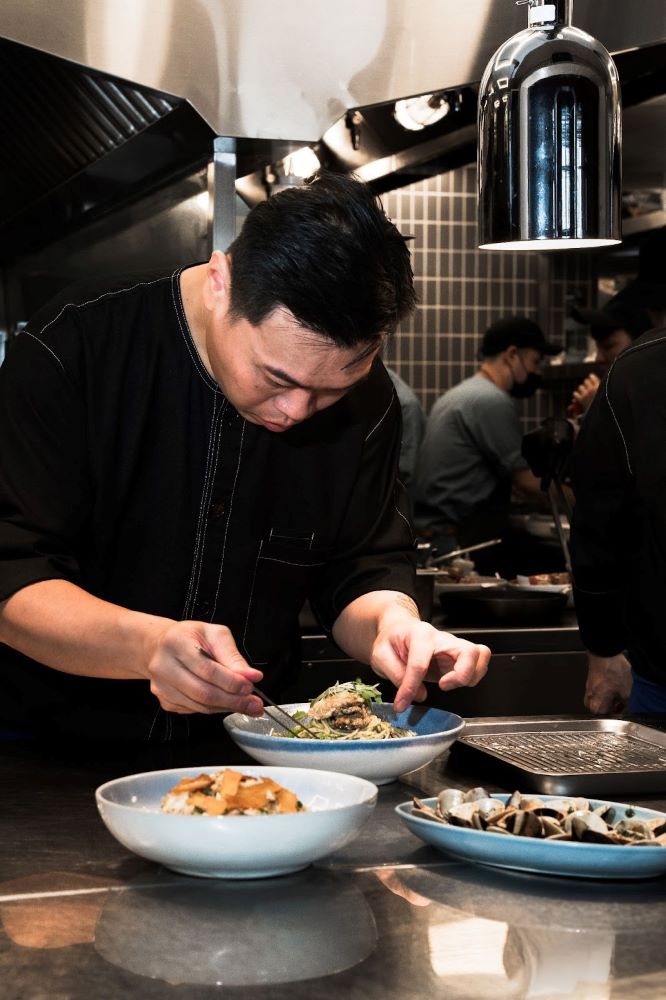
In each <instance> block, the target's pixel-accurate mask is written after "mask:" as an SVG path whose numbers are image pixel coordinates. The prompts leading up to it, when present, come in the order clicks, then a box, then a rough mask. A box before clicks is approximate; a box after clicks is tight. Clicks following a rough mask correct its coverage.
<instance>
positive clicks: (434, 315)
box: [382, 165, 596, 430]
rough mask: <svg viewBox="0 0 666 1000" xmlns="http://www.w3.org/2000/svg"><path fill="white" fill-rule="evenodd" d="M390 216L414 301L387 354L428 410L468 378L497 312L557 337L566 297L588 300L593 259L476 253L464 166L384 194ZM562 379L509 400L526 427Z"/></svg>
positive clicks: (566, 390)
mask: <svg viewBox="0 0 666 1000" xmlns="http://www.w3.org/2000/svg"><path fill="white" fill-rule="evenodd" d="M382 201H383V204H384V207H385V209H386V212H387V214H388V215H389V217H390V218H391V219H392V220H393V221H394V222H395V224H396V225H397V227H398V229H400V231H401V232H402V233H404V234H405V235H409V236H412V237H413V241H412V243H411V249H412V266H413V268H414V274H415V278H416V288H417V293H418V298H419V305H418V307H417V309H416V311H415V313H414V314H413V316H412V317H411V318H410V319H409V320H408V321H407V322H406V323H404V324H403V325H402V327H401V328H400V329H399V331H398V332H397V333H396V336H395V337H394V338H393V340H392V341H391V342H390V343H389V344H388V346H387V349H386V360H387V362H388V363H389V364H391V365H392V366H393V367H394V368H395V369H396V371H398V372H399V373H400V375H401V376H402V377H403V378H404V379H405V381H406V382H408V383H409V384H410V385H411V386H412V388H413V389H414V391H415V392H416V394H417V396H418V397H419V399H420V400H421V403H422V404H423V407H424V409H425V411H426V413H427V412H429V410H430V408H431V406H432V404H433V403H434V401H435V400H436V399H437V397H438V396H440V395H441V394H442V393H443V392H445V391H446V390H447V389H449V388H450V387H451V386H453V385H455V384H456V383H458V382H460V381H461V380H462V379H464V378H467V377H468V376H469V375H472V374H473V373H474V371H475V370H476V368H477V365H478V350H479V347H480V344H481V338H482V337H483V334H484V332H485V330H486V329H487V327H488V326H490V324H491V323H493V322H494V321H495V320H497V319H500V318H502V317H503V316H509V315H512V314H522V315H525V316H529V317H530V318H532V319H535V320H537V322H539V323H540V324H541V326H542V328H543V330H544V333H545V334H546V336H547V337H548V338H549V339H552V340H555V341H557V342H563V343H564V342H565V336H566V329H565V325H566V311H567V307H568V305H569V304H570V302H571V301H572V300H575V301H576V302H577V303H578V304H581V305H587V304H588V303H593V302H594V301H595V295H596V274H595V268H594V264H593V261H592V260H591V259H590V258H589V256H587V255H585V254H581V253H573V252H567V253H561V252H560V253H550V254H544V253H537V252H533V251H516V252H511V251H497V252H492V251H488V250H479V249H477V226H476V204H477V194H476V167H475V166H473V165H469V166H465V167H461V168H459V169H457V170H452V171H450V172H449V173H446V174H440V175H438V176H436V177H432V178H428V179H427V180H424V181H420V182H418V183H417V184H412V185H410V186H409V187H404V188H400V189H398V190H396V191H391V192H388V193H387V194H386V195H384V196H383V198H382ZM570 396H571V386H570V385H566V386H565V385H558V386H551V385H549V387H548V388H547V389H541V390H540V391H539V392H538V393H537V395H536V396H535V397H534V398H533V399H530V400H521V401H520V402H518V404H517V405H518V407H519V411H520V414H521V418H522V420H523V422H524V425H525V429H526V430H527V429H530V428H531V427H534V426H537V425H538V424H539V423H540V422H541V420H543V419H544V418H545V417H546V416H549V415H550V414H554V415H557V416H560V415H564V410H565V409H566V404H567V402H568V401H569V398H570Z"/></svg>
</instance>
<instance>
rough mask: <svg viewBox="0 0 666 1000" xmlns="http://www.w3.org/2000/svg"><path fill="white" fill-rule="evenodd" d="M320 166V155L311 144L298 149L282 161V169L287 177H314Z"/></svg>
mask: <svg viewBox="0 0 666 1000" xmlns="http://www.w3.org/2000/svg"><path fill="white" fill-rule="evenodd" d="M320 166H321V164H320V162H319V157H318V156H317V154H316V153H315V151H314V149H311V148H310V146H303V147H302V148H301V149H297V150H296V152H294V153H290V154H289V155H288V156H285V158H284V160H283V161H282V171H283V173H284V174H286V176H287V177H289V176H292V177H312V175H313V174H316V173H317V171H318V170H319V167H320Z"/></svg>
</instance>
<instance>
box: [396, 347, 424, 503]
mask: <svg viewBox="0 0 666 1000" xmlns="http://www.w3.org/2000/svg"><path fill="white" fill-rule="evenodd" d="M386 371H387V372H388V373H389V375H390V377H391V381H392V382H393V386H394V388H395V391H396V395H397V397H398V402H399V403H400V411H401V413H402V441H401V444H400V466H399V468H400V478H401V479H402V481H403V483H404V484H405V485H406V486H407V485H408V484H409V485H411V483H412V480H413V479H414V475H415V474H416V463H417V461H418V457H419V448H420V447H421V441H422V440H423V433H424V431H425V423H426V419H425V414H424V412H423V409H422V408H421V404H420V403H419V401H418V399H417V397H416V394H415V393H414V390H413V389H412V388H411V387H410V386H409V385H407V383H406V382H405V380H404V379H402V378H400V376H399V375H398V373H397V372H394V371H393V369H392V368H389V367H387V368H386Z"/></svg>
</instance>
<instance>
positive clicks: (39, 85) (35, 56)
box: [0, 39, 212, 260]
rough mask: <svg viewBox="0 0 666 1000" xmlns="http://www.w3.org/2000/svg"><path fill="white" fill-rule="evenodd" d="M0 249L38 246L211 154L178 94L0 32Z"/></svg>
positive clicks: (1, 252) (9, 253) (7, 255)
mask: <svg viewBox="0 0 666 1000" xmlns="http://www.w3.org/2000/svg"><path fill="white" fill-rule="evenodd" d="M0 93H1V94H2V102H1V105H0V129H1V130H2V132H1V134H2V135H3V136H4V137H5V141H4V143H3V144H2V146H1V147H0V179H1V184H0V233H1V235H2V239H1V242H0V257H1V258H2V259H3V260H8V259H11V258H12V257H14V256H16V255H18V254H21V253H24V252H26V251H29V250H33V249H35V248H36V247H39V246H41V245H44V244H45V243H46V242H48V240H49V239H50V238H51V234H52V233H53V234H55V233H58V234H62V233H63V231H66V230H67V228H69V227H71V226H72V225H81V224H83V223H84V222H87V221H89V220H90V219H91V218H93V217H96V216H99V214H101V213H102V212H104V211H105V210H108V209H110V208H114V209H115V208H117V207H118V205H119V204H121V203H123V202H124V201H127V200H130V199H136V198H138V197H141V196H142V195H143V194H145V193H146V192H147V191H148V190H150V189H151V188H153V187H155V186H157V184H158V183H162V182H164V180H165V179H166V178H168V177H172V176H176V175H177V174H178V172H179V170H180V171H181V172H182V171H183V170H185V169H192V167H193V165H196V163H197V161H200V162H205V161H206V160H207V158H208V157H209V155H210V148H211V141H212V138H211V137H212V132H211V130H210V128H209V127H208V126H207V125H206V124H205V123H204V122H203V120H202V119H201V118H200V117H199V116H198V115H197V114H196V112H195V111H194V110H193V109H192V108H191V107H190V106H189V105H188V104H187V102H186V101H183V100H180V99H179V98H175V97H172V96H171V95H168V94H162V93H159V92H157V91H153V90H150V89H148V88H144V87H139V86H136V85H134V84H130V83H128V82H126V81H123V80H119V79H116V78H113V77H110V76H105V75H103V74H100V73H98V72H92V71H90V70H88V69H86V68H84V67H81V66H78V65H76V64H74V63H71V62H68V61H67V60H64V59H60V58H59V57H57V56H52V55H50V54H47V53H44V52H41V51H39V50H36V49H31V48H28V47H27V46H23V45H20V44H18V43H15V42H11V41H8V40H6V39H0Z"/></svg>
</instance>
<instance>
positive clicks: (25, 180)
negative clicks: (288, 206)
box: [0, 0, 666, 261]
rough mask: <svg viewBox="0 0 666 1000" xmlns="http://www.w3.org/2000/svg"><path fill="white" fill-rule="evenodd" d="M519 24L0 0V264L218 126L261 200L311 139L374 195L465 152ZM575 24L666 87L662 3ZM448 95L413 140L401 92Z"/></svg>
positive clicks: (374, 1)
mask: <svg viewBox="0 0 666 1000" xmlns="http://www.w3.org/2000/svg"><path fill="white" fill-rule="evenodd" d="M523 20H524V18H523V14H522V12H521V10H520V8H516V7H515V6H514V3H513V2H512V0H471V2H469V3H467V4H459V3H458V2H457V0H419V2H418V3H414V0H363V3H362V4H359V3H358V0H337V3H336V4H334V5H331V4H330V2H329V0H307V2H306V0H281V2H280V3H279V4H269V3H267V2H266V0H56V2H55V3H52V4H48V5H46V4H44V2H43V0H3V2H2V4H1V5H0V116H2V123H3V125H4V128H3V136H4V140H5V141H4V143H3V150H2V152H0V261H7V260H8V259H9V260H11V259H12V258H15V257H17V256H20V255H21V254H22V253H25V252H26V251H27V249H29V248H32V247H34V246H35V245H39V243H40V242H41V243H42V244H43V243H44V242H45V241H48V239H49V238H50V237H51V236H52V234H53V233H54V232H56V231H59V232H62V231H63V230H66V229H67V228H68V227H75V226H77V225H81V224H83V223H84V222H85V221H87V220H88V219H91V218H93V217H95V216H98V215H99V214H100V213H103V212H108V211H111V210H113V208H114V207H115V206H117V205H119V204H121V203H123V202H125V201H127V200H128V199H132V198H139V197H141V196H142V195H143V194H144V193H146V192H147V191H150V190H155V189H156V188H158V187H159V186H160V185H163V184H165V183H166V182H167V181H168V180H169V179H172V178H174V177H176V176H178V175H179V174H180V175H182V174H184V173H185V172H186V171H187V170H189V169H195V168H196V167H197V165H200V164H202V163H204V162H206V161H207V160H208V159H210V157H211V154H212V143H213V138H214V137H215V136H220V135H222V136H233V137H236V138H237V139H238V174H239V177H245V178H246V179H248V183H247V184H246V185H245V188H246V191H245V194H246V195H247V200H249V201H251V200H252V199H253V198H255V197H262V196H265V193H266V192H265V189H263V188H262V184H261V183H260V180H261V177H262V172H261V170H260V169H259V168H260V167H261V166H263V165H264V164H267V163H270V162H275V161H276V160H277V159H279V157H280V156H281V155H282V154H284V153H285V152H287V151H289V150H291V149H293V148H294V147H295V146H297V145H299V144H305V143H317V144H318V147H319V150H320V152H321V158H322V159H323V160H324V161H326V162H328V163H329V164H330V165H331V166H334V167H338V168H341V169H354V170H356V171H357V172H358V173H360V174H361V176H365V177H366V178H367V179H368V180H369V181H370V182H371V183H372V184H373V185H374V186H375V187H376V189H377V190H386V189H388V188H390V187H395V186H399V185H400V184H404V183H409V182H410V181H412V180H414V179H417V178H419V177H423V176H428V175H429V174H433V173H438V172H441V171H442V170H445V169H449V168H450V167H451V166H453V165H455V164H456V163H458V162H467V161H468V160H470V159H471V158H472V157H473V152H474V148H475V142H476V138H475V123H474V115H473V113H472V109H473V107H474V103H475V93H476V91H475V88H476V86H477V84H478V80H479V78H480V75H481V72H482V70H483V67H484V66H485V64H486V62H487V61H488V59H489V57H490V56H491V54H492V52H493V51H494V49H495V48H496V47H497V45H498V44H499V43H500V41H501V40H502V39H503V38H506V37H508V36H509V35H510V34H512V33H513V32H514V31H517V30H518V29H519V28H520V27H521V26H522V23H523ZM576 23H577V24H578V25H579V26H580V27H581V28H583V29H584V30H588V31H590V32H591V33H592V34H594V35H595V36H596V37H597V38H599V39H600V40H601V41H602V42H603V43H604V44H605V45H606V47H607V48H608V49H609V50H610V51H611V52H612V53H613V54H614V55H615V57H616V61H617V62H618V66H619V67H620V75H621V77H622V69H621V66H622V60H625V61H626V62H625V65H626V69H627V72H626V74H625V76H624V77H623V84H624V85H627V86H634V85H635V84H637V89H636V93H637V94H638V92H639V90H640V81H641V80H642V81H643V89H642V91H641V95H640V99H641V100H644V99H647V98H648V97H655V96H657V95H659V94H663V93H664V92H666V81H664V79H663V73H664V71H663V68H662V67H663V66H664V62H665V60H664V58H663V50H662V51H661V53H660V55H661V58H660V60H655V59H651V57H650V52H653V53H654V52H656V51H657V50H659V49H662V46H663V44H664V43H665V42H666V9H665V8H664V5H663V0H641V16H640V18H638V17H636V14H635V8H634V5H632V4H628V3H626V0H577V3H576ZM636 54H638V55H639V56H640V57H641V58H640V59H636V58H634V56H635V55H636ZM654 63H657V64H658V65H656V66H655V65H653V64H654ZM646 67H648V68H649V69H650V72H649V73H646ZM653 70H654V72H653ZM659 73H661V79H660V81H659V82H657V78H658V77H659ZM637 82H638V83H637ZM440 92H450V96H451V104H452V109H453V110H452V113H451V114H449V115H448V116H447V117H446V118H445V119H443V120H442V121H441V122H439V123H437V125H435V126H432V127H431V128H428V129H425V130H423V132H421V133H412V134H411V135H409V136H406V135H405V133H404V130H401V128H400V126H399V125H398V124H397V123H396V121H395V119H394V117H393V105H394V102H395V101H396V100H397V99H398V98H405V97H409V96H412V95H419V94H425V93H440ZM626 104H627V97H626V95H625V105H626ZM454 106H455V107H454ZM431 129H432V130H431ZM257 178H259V182H257ZM239 188H240V189H241V190H243V184H242V182H240V183H239Z"/></svg>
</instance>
